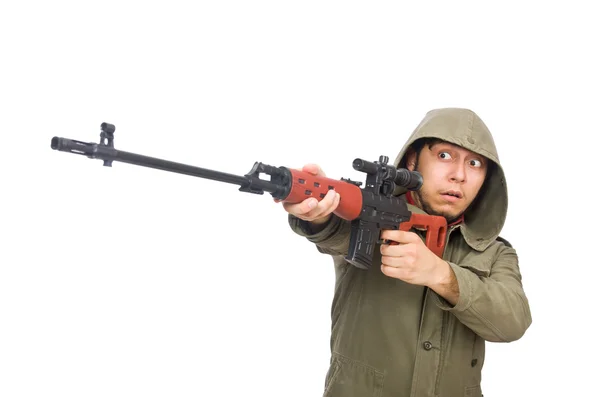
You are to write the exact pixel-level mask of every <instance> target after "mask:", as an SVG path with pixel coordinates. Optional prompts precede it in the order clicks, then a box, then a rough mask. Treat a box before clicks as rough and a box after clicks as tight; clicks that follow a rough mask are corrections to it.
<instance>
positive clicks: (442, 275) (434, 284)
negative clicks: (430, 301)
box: [428, 257, 454, 290]
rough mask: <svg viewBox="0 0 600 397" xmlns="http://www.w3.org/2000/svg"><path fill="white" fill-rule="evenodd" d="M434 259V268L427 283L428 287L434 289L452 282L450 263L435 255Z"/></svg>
mask: <svg viewBox="0 0 600 397" xmlns="http://www.w3.org/2000/svg"><path fill="white" fill-rule="evenodd" d="M436 259H437V263H436V266H435V270H434V271H433V272H432V277H431V282H430V283H429V285H428V287H429V288H431V289H434V290H436V289H439V288H440V287H443V286H447V285H450V284H452V280H453V278H454V271H453V270H452V268H451V267H450V264H449V263H448V262H446V261H445V260H443V259H441V258H439V257H436Z"/></svg>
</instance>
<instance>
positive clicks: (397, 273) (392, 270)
mask: <svg viewBox="0 0 600 397" xmlns="http://www.w3.org/2000/svg"><path fill="white" fill-rule="evenodd" d="M381 272H382V273H383V274H385V275H386V276H388V277H394V278H398V279H400V280H409V279H410V278H411V272H410V271H409V270H407V269H404V268H398V267H392V266H386V265H381Z"/></svg>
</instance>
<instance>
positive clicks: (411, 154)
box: [406, 149, 417, 171]
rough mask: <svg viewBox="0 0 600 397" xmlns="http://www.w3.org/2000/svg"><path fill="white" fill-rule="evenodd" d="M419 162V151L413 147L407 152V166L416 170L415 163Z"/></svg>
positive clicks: (411, 169)
mask: <svg viewBox="0 0 600 397" xmlns="http://www.w3.org/2000/svg"><path fill="white" fill-rule="evenodd" d="M416 163H417V152H415V151H414V150H413V149H409V150H408V151H407V154H406V168H408V169H409V170H410V171H414V170H415V164H416Z"/></svg>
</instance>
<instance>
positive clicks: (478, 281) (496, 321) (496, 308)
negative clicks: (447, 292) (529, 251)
mask: <svg viewBox="0 0 600 397" xmlns="http://www.w3.org/2000/svg"><path fill="white" fill-rule="evenodd" d="M450 266H451V267H452V270H454V273H455V274H456V278H457V280H458V286H459V293H460V296H459V300H458V302H457V304H456V305H455V306H452V305H450V304H449V303H448V302H447V301H446V300H445V299H444V298H442V297H441V296H440V295H438V294H435V293H434V296H435V297H436V303H437V305H438V306H439V307H440V308H442V309H443V310H447V311H449V312H451V313H453V314H454V315H455V316H456V317H457V318H458V320H459V321H461V322H462V323H463V324H465V325H466V326H467V327H469V328H470V329H471V330H473V332H475V333H476V334H478V335H479V336H481V337H482V338H484V339H485V340H487V341H490V342H512V341H515V340H517V339H519V338H521V337H522V336H523V335H524V334H525V331H526V330H527V328H529V326H530V325H531V321H532V320H531V311H530V308H529V302H528V299H527V297H526V295H525V292H524V290H523V285H522V282H521V273H520V271H519V263H518V256H517V253H516V251H515V250H514V249H513V248H512V247H509V246H504V247H503V248H501V249H500V253H499V254H498V256H497V258H496V260H495V262H494V263H493V264H492V266H491V268H490V271H489V274H487V272H481V270H478V269H470V268H469V267H468V266H460V265H457V264H455V263H450Z"/></svg>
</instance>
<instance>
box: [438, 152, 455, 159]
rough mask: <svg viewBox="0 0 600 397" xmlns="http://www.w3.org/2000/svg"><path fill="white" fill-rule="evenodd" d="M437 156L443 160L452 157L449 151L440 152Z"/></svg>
mask: <svg viewBox="0 0 600 397" xmlns="http://www.w3.org/2000/svg"><path fill="white" fill-rule="evenodd" d="M438 157H439V158H441V159H444V160H450V159H451V158H452V156H450V153H448V152H440V153H439V154H438Z"/></svg>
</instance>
